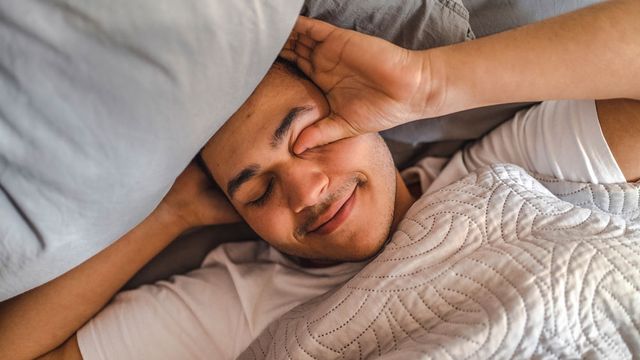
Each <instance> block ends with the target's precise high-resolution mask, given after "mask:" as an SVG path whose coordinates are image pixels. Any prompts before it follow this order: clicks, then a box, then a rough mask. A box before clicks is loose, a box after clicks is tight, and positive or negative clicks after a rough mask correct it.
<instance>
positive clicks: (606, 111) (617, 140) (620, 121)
mask: <svg viewBox="0 0 640 360" xmlns="http://www.w3.org/2000/svg"><path fill="white" fill-rule="evenodd" d="M596 108H597V110H598V119H599V120H600V128H601V129H602V134H603V135H604V138H605V140H606V141H607V144H608V145H609V149H611V153H612V154H613V157H614V158H615V159H616V162H617V163H618V166H619V167H620V170H621V171H622V173H623V174H624V177H625V179H626V180H627V181H630V182H634V181H638V180H640V162H639V161H638V154H640V141H638V140H639V139H640V101H638V100H629V99H614V100H598V101H596Z"/></svg>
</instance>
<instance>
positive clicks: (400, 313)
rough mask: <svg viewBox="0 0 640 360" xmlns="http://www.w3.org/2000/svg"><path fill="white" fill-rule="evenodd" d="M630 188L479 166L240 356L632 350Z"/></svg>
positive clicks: (561, 354) (425, 201) (639, 252)
mask: <svg viewBox="0 0 640 360" xmlns="http://www.w3.org/2000/svg"><path fill="white" fill-rule="evenodd" d="M639 189H640V187H639V186H638V185H632V184H619V185H591V184H580V183H570V182H562V181H556V180H553V179H548V178H542V177H537V178H534V177H532V176H530V175H528V174H527V173H526V172H525V171H524V170H522V169H520V168H518V167H515V166H512V165H494V166H491V167H485V168H482V169H480V170H478V171H477V172H476V173H474V174H471V175H470V176H468V177H466V178H464V179H463V180H461V181H459V182H457V183H454V184H452V185H450V186H448V187H446V188H444V189H442V190H440V191H438V192H436V193H434V194H431V195H429V196H424V197H423V198H421V199H420V200H418V202H416V204H414V206H413V207H412V208H411V209H410V210H409V212H408V214H407V216H406V218H405V219H404V220H403V221H402V223H401V224H400V226H399V230H398V231H397V232H396V233H395V234H394V236H393V238H392V240H391V242H390V243H389V245H388V246H387V248H386V249H385V250H384V252H383V253H382V254H381V255H380V256H378V257H377V258H376V259H375V260H374V261H372V262H371V263H370V264H369V265H367V266H366V267H365V268H364V269H363V270H362V271H361V272H360V273H359V274H358V275H356V276H355V277H354V278H353V279H351V280H350V281H349V282H347V283H346V284H345V285H344V286H342V287H341V288H339V289H336V290H335V291H332V292H330V293H327V294H325V295H323V296H321V297H319V298H317V299H314V300H312V301H310V302H308V303H306V304H303V305H301V306H299V307H297V308H295V309H293V310H292V311H291V312H289V313H288V314H286V315H285V316H283V317H282V318H281V319H279V320H278V321H276V322H274V323H273V324H271V326H269V327H268V328H267V330H265V331H264V332H263V333H262V334H261V335H260V337H258V339H256V341H254V342H253V344H252V345H251V346H250V347H249V348H248V349H247V350H246V351H245V352H244V353H243V354H242V355H241V357H240V358H242V359H265V358H268V359H335V358H347V359H362V358H371V357H379V356H381V357H384V358H386V359H408V358H411V359H413V358H425V359H451V358H456V359H458V358H478V359H484V358H491V357H494V358H500V359H502V358H531V357H535V358H613V359H624V358H631V357H632V356H634V354H635V355H636V356H637V355H638V354H640V271H639V270H638V269H639V267H640V223H639V220H638V215H639V210H640V205H639V201H640V192H639ZM554 194H555V195H554Z"/></svg>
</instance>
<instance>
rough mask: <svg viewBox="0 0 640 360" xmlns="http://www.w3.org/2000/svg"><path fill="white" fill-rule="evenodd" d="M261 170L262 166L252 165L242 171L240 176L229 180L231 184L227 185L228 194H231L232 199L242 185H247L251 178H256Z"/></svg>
mask: <svg viewBox="0 0 640 360" xmlns="http://www.w3.org/2000/svg"><path fill="white" fill-rule="evenodd" d="M259 170H260V165H258V164H251V165H249V166H247V167H246V168H244V169H242V171H240V172H239V173H238V175H236V176H234V177H233V179H231V180H229V182H228V183H227V193H228V194H229V197H231V198H232V197H233V194H235V193H236V191H238V188H240V186H241V185H242V184H244V183H246V182H247V181H249V180H251V178H253V177H254V176H256V174H257V173H258V171H259Z"/></svg>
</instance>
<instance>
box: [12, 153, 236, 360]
mask: <svg viewBox="0 0 640 360" xmlns="http://www.w3.org/2000/svg"><path fill="white" fill-rule="evenodd" d="M206 183H207V180H206V178H205V177H204V174H202V173H201V172H200V171H199V170H198V169H197V168H196V167H195V166H194V165H190V166H189V167H188V168H187V169H186V170H185V172H184V173H183V174H182V175H181V176H180V177H179V178H178V179H177V180H176V183H175V184H174V186H173V187H172V189H171V191H170V192H169V194H168V195H167V196H166V197H165V199H163V201H162V202H161V203H160V205H159V206H158V208H156V209H155V210H154V212H153V213H152V214H151V215H149V216H148V217H147V218H146V219H145V220H144V221H143V222H142V223H141V224H139V225H138V226H137V227H135V228H134V229H133V230H131V231H130V232H129V233H127V234H126V235H124V236H123V237H122V238H120V239H119V240H117V241H116V242H115V243H113V244H112V245H110V246H109V247H107V248H106V249H105V250H103V251H102V252H100V253H99V254H97V255H95V256H94V257H92V258H91V259H89V260H87V261H86V262H84V263H83V264H81V265H80V266H78V267H76V268H75V269H73V270H71V271H70V272H68V273H66V274H64V275H62V276H60V277H58V278H57V279H54V280H52V281H51V282H49V283H47V284H44V285H42V286H40V287H38V288H35V289H33V290H31V291H28V292H26V293H24V294H22V295H19V296H17V297H15V298H13V299H10V300H7V301H5V302H3V303H1V304H0V359H33V358H37V357H39V356H42V355H45V354H47V353H49V354H47V355H46V356H47V357H48V358H53V359H55V358H65V359H66V358H70V359H73V358H80V353H79V351H78V345H77V341H76V339H75V335H74V334H75V332H76V331H77V330H78V329H79V328H80V327H82V326H83V325H84V324H85V323H86V322H87V321H88V320H89V319H90V318H91V317H92V316H94V315H95V314H96V313H97V312H98V311H99V310H100V309H101V308H102V307H104V305H105V304H106V303H107V302H108V301H109V300H110V299H111V297H112V296H113V295H114V294H115V293H116V292H117V291H118V290H119V289H120V288H121V287H122V286H123V285H124V284H125V283H126V282H127V280H128V279H129V278H131V277H132V276H133V275H134V274H135V273H136V272H137V271H138V270H139V269H140V268H142V266H143V265H144V264H146V263H147V262H148V261H149V260H150V259H151V258H153V257H154V256H155V255H156V254H158V253H159V252H160V251H161V250H162V249H164V248H165V247H166V246H167V245H168V244H169V243H170V242H171V241H172V240H173V239H175V238H176V237H177V236H178V235H179V234H180V233H182V232H183V231H184V230H186V229H187V228H189V227H192V226H197V225H204V224H214V223H226V222H233V221H236V220H238V217H237V215H236V213H235V211H234V210H233V208H232V207H231V206H230V205H229V204H228V203H227V202H226V200H225V199H224V198H223V195H222V194H211V193H210V192H209V189H207V187H208V186H207V185H206ZM47 357H45V358H47Z"/></svg>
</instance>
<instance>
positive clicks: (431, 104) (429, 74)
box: [412, 48, 448, 119]
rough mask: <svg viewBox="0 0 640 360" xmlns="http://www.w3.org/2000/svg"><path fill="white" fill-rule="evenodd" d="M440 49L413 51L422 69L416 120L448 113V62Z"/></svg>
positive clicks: (417, 95) (417, 96) (417, 97)
mask: <svg viewBox="0 0 640 360" xmlns="http://www.w3.org/2000/svg"><path fill="white" fill-rule="evenodd" d="M439 50H440V49H439V48H435V49H429V50H419V51H413V52H412V56H414V57H415V58H416V60H415V61H416V62H417V63H419V69H420V74H419V78H420V86H419V90H418V92H417V94H416V104H417V106H416V107H415V113H416V116H415V117H416V119H425V118H432V117H436V116H441V115H444V114H447V113H448V110H447V109H446V103H447V102H446V99H447V94H448V91H447V90H448V89H447V85H448V81H447V69H446V65H447V62H446V61H445V59H444V56H443V54H442V53H441V51H439Z"/></svg>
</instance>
